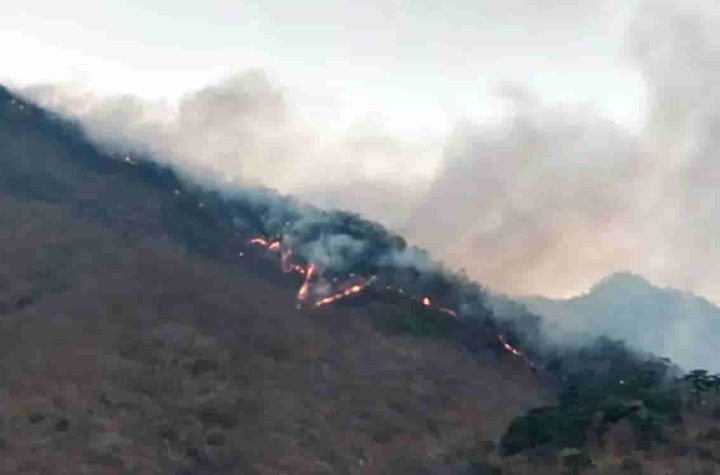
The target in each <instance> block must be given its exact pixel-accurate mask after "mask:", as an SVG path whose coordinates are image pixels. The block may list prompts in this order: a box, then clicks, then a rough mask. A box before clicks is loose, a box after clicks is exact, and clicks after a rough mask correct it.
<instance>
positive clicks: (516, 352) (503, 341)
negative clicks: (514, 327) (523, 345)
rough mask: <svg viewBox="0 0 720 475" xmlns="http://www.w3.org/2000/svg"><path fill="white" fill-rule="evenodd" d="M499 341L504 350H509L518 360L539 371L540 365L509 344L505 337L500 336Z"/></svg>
mask: <svg viewBox="0 0 720 475" xmlns="http://www.w3.org/2000/svg"><path fill="white" fill-rule="evenodd" d="M498 340H500V343H501V344H502V346H503V348H505V350H507V351H508V352H510V353H512V354H513V355H515V356H517V357H518V358H522V359H523V360H524V361H525V363H527V364H528V365H529V366H530V367H531V368H532V369H533V370H535V371H537V370H538V365H536V364H535V363H533V362H532V361H530V358H528V357H527V356H525V354H524V353H523V352H522V351H520V350H518V349H517V348H515V347H513V346H512V345H511V344H510V343H508V342H507V340H506V339H505V337H504V336H502V335H498Z"/></svg>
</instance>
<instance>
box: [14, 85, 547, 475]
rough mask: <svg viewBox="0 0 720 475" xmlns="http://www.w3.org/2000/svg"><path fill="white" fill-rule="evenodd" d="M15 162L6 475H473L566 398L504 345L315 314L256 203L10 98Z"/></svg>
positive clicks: (388, 322)
mask: <svg viewBox="0 0 720 475" xmlns="http://www.w3.org/2000/svg"><path fill="white" fill-rule="evenodd" d="M0 144H1V146H0V150H1V152H0V170H1V171H2V172H1V173H0V241H1V242H2V245H1V246H0V263H1V264H0V289H1V290H2V292H0V339H1V341H0V354H1V355H2V357H1V358H0V365H2V371H1V372H0V388H1V391H0V451H1V454H2V456H1V457H0V472H2V473H67V474H70V473H72V474H75V473H102V474H112V473H138V474H140V473H142V474H148V473H178V474H180V473H187V474H190V473H193V474H195V473H198V474H199V473H213V474H220V473H257V474H275V473H292V474H304V473H307V474H314V473H388V474H397V473H455V471H457V470H461V469H463V467H466V466H467V465H468V463H469V462H470V461H472V460H474V459H477V458H478V457H482V456H484V455H483V454H485V453H486V452H487V450H488V449H487V447H488V444H490V445H489V446H490V447H491V446H492V445H493V443H494V442H496V441H497V440H498V439H499V436H500V435H501V434H502V433H503V431H504V429H505V427H507V424H508V423H509V422H510V420H512V418H513V417H515V416H517V415H518V414H520V413H522V412H524V411H525V410H527V409H528V408H530V407H533V406H536V405H538V404H541V403H543V402H544V401H546V400H547V399H548V398H549V397H551V391H550V390H549V388H544V387H543V385H541V384H540V383H539V381H538V375H537V373H535V372H533V371H531V369H530V368H529V367H528V365H527V364H526V363H525V362H524V361H523V360H522V359H520V358H517V357H515V356H514V355H512V354H511V353H509V352H508V351H505V350H504V349H503V348H502V346H501V345H500V344H499V343H498V341H497V335H496V333H495V332H496V329H495V328H496V327H494V326H493V325H489V324H487V325H486V324H482V323H478V324H476V325H470V326H468V325H465V324H462V323H460V322H457V321H455V320H454V319H452V318H450V317H449V316H448V315H445V314H443V313H442V312H441V311H438V310H437V309H434V308H431V307H427V306H424V305H422V304H419V303H418V301H416V300H411V299H408V298H404V297H401V296H398V295H396V294H393V295H385V294H383V293H382V292H380V291H373V292H368V293H367V294H363V295H361V296H360V297H358V298H356V299H354V300H353V299H346V300H343V301H340V302H338V303H336V304H333V305H328V306H325V307H322V308H319V309H313V308H301V309H298V308H297V306H296V292H297V289H298V287H299V286H300V284H301V283H302V279H301V278H300V276H297V275H295V274H284V273H282V272H281V271H280V268H279V267H280V266H279V265H278V262H277V257H276V256H274V255H273V254H272V253H270V252H268V251H267V250H265V249H262V248H260V247H258V246H252V245H250V244H248V241H249V240H250V239H252V238H254V237H257V235H256V234H255V233H254V232H252V230H251V229H250V227H249V226H248V225H247V222H250V221H252V218H253V217H252V216H249V215H248V216H245V215H243V214H242V213H243V212H244V210H246V207H247V206H249V205H247V203H245V204H243V202H241V201H233V200H231V199H225V198H223V197H222V196H221V195H219V194H218V193H216V192H213V191H208V190H204V189H202V188H199V187H197V186H194V185H192V184H190V182H188V181H186V180H181V179H180V178H178V176H177V175H176V174H175V173H173V172H172V171H170V170H167V169H164V168H162V167H160V166H158V165H154V164H152V163H151V162H146V161H143V160H142V159H141V158H136V157H133V158H125V157H122V156H113V155H112V154H108V153H104V152H102V151H100V150H99V149H97V148H96V147H95V146H94V145H92V144H90V143H88V142H87V141H85V140H84V139H83V135H82V133H81V132H80V131H79V130H78V129H76V128H75V127H73V126H72V125H70V124H68V123H66V122H63V121H61V120H59V119H57V118H54V117H53V116H52V115H50V114H48V113H47V112H45V111H43V110H40V109H38V108H36V107H35V106H33V105H32V104H29V103H27V102H25V101H23V100H21V99H19V98H18V97H16V96H14V95H12V94H11V93H9V92H8V91H7V90H5V89H2V88H0ZM238 217H240V218H243V217H245V218H247V219H245V220H244V223H245V224H244V225H243V226H237V225H236V224H237V219H238Z"/></svg>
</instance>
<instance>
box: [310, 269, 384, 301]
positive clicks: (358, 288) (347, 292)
mask: <svg viewBox="0 0 720 475" xmlns="http://www.w3.org/2000/svg"><path fill="white" fill-rule="evenodd" d="M374 280H375V276H372V277H370V278H369V279H368V280H367V281H365V282H364V283H362V284H355V285H351V286H350V287H347V288H346V289H344V290H342V291H340V292H338V293H336V294H333V295H329V296H327V297H324V298H321V299H320V300H318V301H317V302H315V308H318V307H322V306H323V305H328V304H331V303H334V302H337V301H338V300H342V299H344V298H346V297H350V296H351V295H355V294H359V293H360V292H362V291H363V290H365V288H366V287H367V286H368V285H370V284H371V283H372V282H373V281H374Z"/></svg>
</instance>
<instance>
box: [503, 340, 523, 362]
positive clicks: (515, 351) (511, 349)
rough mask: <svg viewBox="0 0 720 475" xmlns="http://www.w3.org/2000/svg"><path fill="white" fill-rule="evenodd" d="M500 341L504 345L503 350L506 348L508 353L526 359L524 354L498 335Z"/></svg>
mask: <svg viewBox="0 0 720 475" xmlns="http://www.w3.org/2000/svg"><path fill="white" fill-rule="evenodd" d="M498 340H500V343H502V346H503V348H505V349H506V350H507V351H509V352H510V353H512V354H513V355H515V356H519V357H521V358H522V357H524V356H525V355H523V354H522V352H521V351H520V350H518V349H516V348H515V347H513V346H512V345H511V344H510V343H508V342H507V340H506V339H505V337H504V336H502V335H498Z"/></svg>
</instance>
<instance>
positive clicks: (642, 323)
mask: <svg viewBox="0 0 720 475" xmlns="http://www.w3.org/2000/svg"><path fill="white" fill-rule="evenodd" d="M523 303H525V304H526V305H527V307H528V308H529V309H530V310H531V311H532V312H534V313H536V314H538V315H542V316H543V317H545V318H546V319H547V320H548V321H549V322H550V323H551V324H555V325H556V326H557V328H561V329H562V330H563V332H564V333H566V334H567V338H568V339H570V340H572V339H578V337H579V338H582V335H587V336H590V337H597V336H599V335H607V336H610V337H612V338H619V339H623V340H625V341H626V342H628V343H629V344H631V345H634V346H636V347H638V348H641V349H643V350H645V351H649V352H653V353H655V354H658V355H662V356H667V357H669V358H670V359H672V360H673V361H674V362H676V363H678V364H680V365H681V366H683V367H684V368H686V369H693V368H698V367H702V368H707V369H710V370H714V371H720V361H718V360H717V358H716V357H715V356H716V354H717V348H718V345H720V308H718V307H717V306H715V305H713V304H712V303H711V302H709V301H708V300H706V299H704V298H702V297H698V296H696V295H693V294H690V293H686V292H681V291H679V290H675V289H671V288H659V287H657V286H654V285H652V284H651V283H650V282H648V281H647V280H646V279H644V278H643V277H641V276H638V275H634V274H630V273H617V274H613V275H611V276H608V277H606V278H605V279H603V280H602V281H600V282H598V283H597V284H596V285H595V286H593V288H592V289H590V291H589V292H587V293H586V294H584V295H580V296H578V297H574V298H571V299H568V300H552V299H547V298H543V297H531V298H527V299H523Z"/></svg>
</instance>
